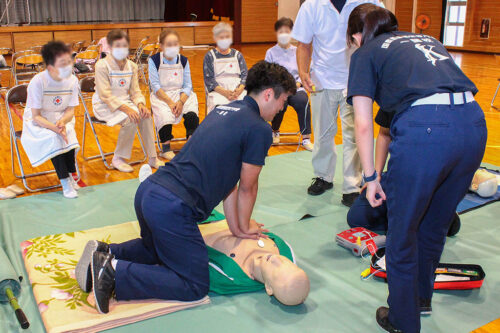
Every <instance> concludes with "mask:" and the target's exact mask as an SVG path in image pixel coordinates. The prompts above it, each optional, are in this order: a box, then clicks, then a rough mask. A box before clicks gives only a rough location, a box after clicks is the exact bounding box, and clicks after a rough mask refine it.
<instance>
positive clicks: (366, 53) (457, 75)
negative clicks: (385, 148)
mask: <svg viewBox="0 0 500 333" xmlns="http://www.w3.org/2000/svg"><path fill="white" fill-rule="evenodd" d="M465 91H471V92H472V93H473V94H476V93H477V88H476V86H475V85H474V83H472V81H471V80H469V78H467V76H465V74H464V73H463V72H462V70H461V69H460V68H459V67H458V66H457V65H456V64H455V62H454V61H453V58H452V57H451V55H450V54H449V53H448V51H446V49H445V47H444V46H443V44H441V43H440V42H439V41H438V40H436V39H435V38H433V37H430V36H426V35H420V34H414V33H411V32H404V31H394V32H390V33H385V34H382V35H380V36H377V37H376V38H375V39H373V40H371V41H369V42H368V43H366V44H364V45H363V46H361V47H360V48H359V49H358V50H356V51H355V52H354V53H353V55H352V57H351V64H350V68H349V83H348V88H347V102H348V103H349V104H352V96H356V95H361V96H367V97H370V98H372V99H373V100H375V101H376V102H377V104H378V105H379V106H380V108H381V109H383V110H384V111H385V112H392V113H398V112H402V111H404V110H406V109H407V108H408V107H409V106H411V104H413V102H415V101H416V100H418V99H420V98H423V97H427V96H430V95H433V94H436V93H455V92H465Z"/></svg>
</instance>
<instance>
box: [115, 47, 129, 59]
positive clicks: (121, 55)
mask: <svg viewBox="0 0 500 333" xmlns="http://www.w3.org/2000/svg"><path fill="white" fill-rule="evenodd" d="M111 54H112V55H113V57H114V58H115V59H116V60H123V59H125V58H127V57H128V47H114V48H112V49H111Z"/></svg>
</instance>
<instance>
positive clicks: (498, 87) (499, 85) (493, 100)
mask: <svg viewBox="0 0 500 333" xmlns="http://www.w3.org/2000/svg"><path fill="white" fill-rule="evenodd" d="M498 90H500V82H499V83H498V86H497V90H495V95H493V99H492V100H491V107H492V108H494V109H495V110H498V107H496V106H495V105H494V103H495V99H496V98H497V94H498Z"/></svg>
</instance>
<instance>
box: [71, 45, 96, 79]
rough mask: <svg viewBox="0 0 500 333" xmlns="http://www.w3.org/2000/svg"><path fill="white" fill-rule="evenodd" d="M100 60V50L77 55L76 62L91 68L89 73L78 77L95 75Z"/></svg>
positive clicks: (80, 74)
mask: <svg viewBox="0 0 500 333" xmlns="http://www.w3.org/2000/svg"><path fill="white" fill-rule="evenodd" d="M99 58H100V53H99V50H85V51H82V52H80V53H77V54H76V56H75V62H79V63H83V64H85V65H87V66H88V67H89V68H90V70H89V71H88V72H82V73H78V74H77V77H84V76H89V75H94V73H95V64H96V62H97V61H98V60H99Z"/></svg>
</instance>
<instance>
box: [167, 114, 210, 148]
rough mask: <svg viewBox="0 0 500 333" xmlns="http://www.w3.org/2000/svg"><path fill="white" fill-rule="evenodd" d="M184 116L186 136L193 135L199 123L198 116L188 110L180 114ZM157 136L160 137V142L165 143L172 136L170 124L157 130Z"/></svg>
mask: <svg viewBox="0 0 500 333" xmlns="http://www.w3.org/2000/svg"><path fill="white" fill-rule="evenodd" d="M182 118H184V127H185V128H186V138H189V137H190V136H191V135H193V133H194V131H195V130H196V129H197V128H198V125H199V124H200V118H198V115H197V114H196V113H194V112H188V113H186V114H184V115H182ZM158 136H159V137H160V142H161V143H165V142H167V141H170V140H172V139H173V138H174V136H173V135H172V125H165V126H163V127H162V128H160V130H159V131H158Z"/></svg>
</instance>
